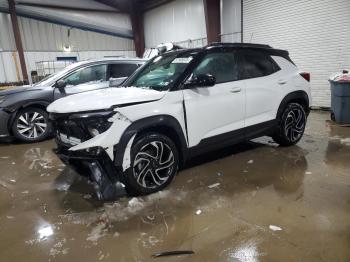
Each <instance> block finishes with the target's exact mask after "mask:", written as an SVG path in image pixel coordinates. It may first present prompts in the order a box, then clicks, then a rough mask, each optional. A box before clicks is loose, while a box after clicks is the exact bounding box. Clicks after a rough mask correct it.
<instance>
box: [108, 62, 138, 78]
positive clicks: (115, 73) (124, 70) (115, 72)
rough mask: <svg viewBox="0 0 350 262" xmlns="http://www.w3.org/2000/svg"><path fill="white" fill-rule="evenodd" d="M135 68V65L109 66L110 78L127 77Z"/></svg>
mask: <svg viewBox="0 0 350 262" xmlns="http://www.w3.org/2000/svg"><path fill="white" fill-rule="evenodd" d="M137 68H138V66H137V64H111V65H110V78H119V77H129V76H130V75H131V74H132V73H134V72H135V70H136V69H137Z"/></svg>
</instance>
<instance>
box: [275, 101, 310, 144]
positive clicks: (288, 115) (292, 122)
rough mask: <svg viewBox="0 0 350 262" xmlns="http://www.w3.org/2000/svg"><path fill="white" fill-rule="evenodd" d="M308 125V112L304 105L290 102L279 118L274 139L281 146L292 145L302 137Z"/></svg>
mask: <svg viewBox="0 0 350 262" xmlns="http://www.w3.org/2000/svg"><path fill="white" fill-rule="evenodd" d="M305 125H306V113H305V110H304V108H303V106H302V105H300V104H298V103H290V104H288V105H287V106H286V108H285V109H284V111H283V113H282V114H281V116H280V117H279V119H278V128H277V130H276V133H275V134H274V135H273V137H272V138H273V140H274V141H275V142H276V143H278V144H279V145H280V146H292V145H295V144H296V143H298V142H299V141H300V139H301V138H302V136H303V134H304V131H305Z"/></svg>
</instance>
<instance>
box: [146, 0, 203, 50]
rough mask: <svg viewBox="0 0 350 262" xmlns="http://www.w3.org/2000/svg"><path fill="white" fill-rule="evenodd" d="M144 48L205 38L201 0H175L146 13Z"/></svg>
mask: <svg viewBox="0 0 350 262" xmlns="http://www.w3.org/2000/svg"><path fill="white" fill-rule="evenodd" d="M144 25H145V42H146V47H147V48H150V47H155V46H157V45H159V44H161V43H166V42H182V41H187V40H189V39H201V38H205V37H206V29H205V17H204V8H203V0H191V1H188V0H177V1H173V2H171V3H169V4H166V5H163V6H160V7H158V8H155V9H153V10H151V11H148V12H146V14H145V16H144Z"/></svg>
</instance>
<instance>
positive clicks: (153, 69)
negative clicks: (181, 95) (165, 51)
mask: <svg viewBox="0 0 350 262" xmlns="http://www.w3.org/2000/svg"><path fill="white" fill-rule="evenodd" d="M195 55H196V54H195V53H190V54H171V55H165V56H157V57H156V58H155V59H153V60H152V61H151V62H149V63H148V64H147V65H146V66H144V67H143V69H142V70H141V71H140V72H139V73H137V74H136V75H135V76H134V77H132V78H131V79H130V81H128V82H127V83H126V85H128V86H133V87H142V88H151V89H154V90H158V91H165V90H168V89H170V88H171V87H172V86H173V85H174V84H175V82H176V81H177V79H178V78H179V77H180V76H181V75H182V73H183V72H184V71H185V69H186V68H187V66H188V64H189V63H190V62H191V61H192V59H193V58H194V56H195Z"/></svg>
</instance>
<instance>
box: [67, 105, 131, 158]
mask: <svg viewBox="0 0 350 262" xmlns="http://www.w3.org/2000/svg"><path fill="white" fill-rule="evenodd" d="M108 121H111V122H113V124H112V126H111V127H110V128H109V129H108V130H107V131H105V132H103V133H101V134H99V135H97V136H95V137H93V138H91V139H89V140H87V141H85V142H83V143H81V144H79V145H76V146H73V147H71V148H70V149H69V150H70V151H78V150H83V149H88V148H92V147H102V148H103V149H104V150H106V152H107V154H108V156H109V157H110V158H111V159H112V160H114V155H113V147H114V145H116V144H118V142H119V140H120V138H121V136H122V135H123V133H124V131H125V130H126V129H127V127H128V126H129V125H130V124H131V123H132V122H131V120H129V119H128V118H127V117H125V116H124V115H123V114H121V113H120V112H118V111H116V114H115V115H114V116H112V117H111V118H110V119H109V120H108Z"/></svg>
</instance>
